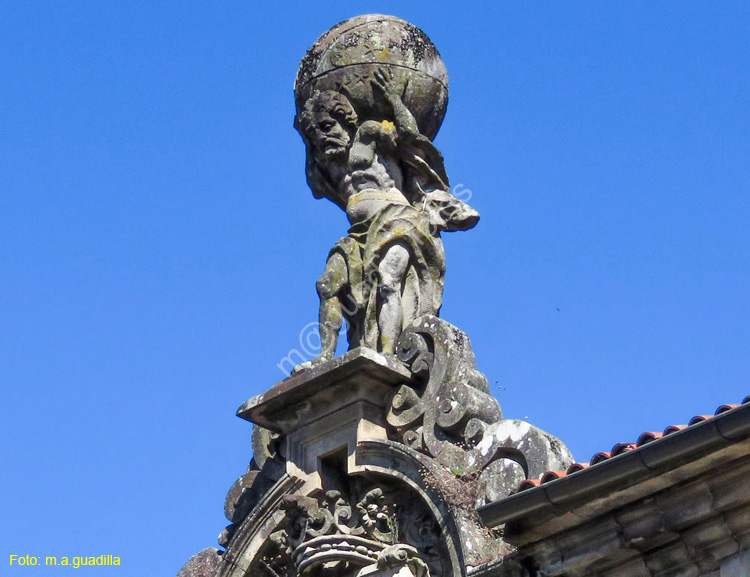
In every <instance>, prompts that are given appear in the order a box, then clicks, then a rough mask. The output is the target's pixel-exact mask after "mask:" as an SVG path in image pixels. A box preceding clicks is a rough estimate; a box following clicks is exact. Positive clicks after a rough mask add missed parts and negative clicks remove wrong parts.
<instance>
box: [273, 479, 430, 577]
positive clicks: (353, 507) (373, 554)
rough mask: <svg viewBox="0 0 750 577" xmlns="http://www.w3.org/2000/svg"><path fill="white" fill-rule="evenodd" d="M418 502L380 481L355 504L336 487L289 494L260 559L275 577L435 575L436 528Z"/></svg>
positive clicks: (421, 576) (285, 498)
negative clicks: (312, 494)
mask: <svg viewBox="0 0 750 577" xmlns="http://www.w3.org/2000/svg"><path fill="white" fill-rule="evenodd" d="M418 503H419V501H418V500H415V499H414V498H413V497H412V498H409V497H408V496H407V494H406V493H405V492H404V491H403V490H401V491H398V490H397V491H388V490H386V491H384V490H383V489H382V488H380V487H375V488H372V489H370V490H368V491H367V492H365V493H364V495H363V496H362V497H361V498H360V499H358V500H356V502H355V503H353V504H352V503H351V502H350V501H349V500H347V499H345V498H344V496H343V495H342V493H341V492H339V491H327V492H326V493H325V494H324V495H323V496H322V497H320V498H319V499H316V498H313V497H306V496H304V495H288V496H286V497H284V498H283V500H282V502H281V507H280V508H281V510H283V511H284V520H283V522H282V524H281V528H280V529H278V530H277V531H275V532H274V533H272V534H271V535H270V537H269V539H268V544H267V546H266V548H265V550H264V551H263V553H262V554H261V557H260V563H259V564H260V565H261V566H262V567H263V568H264V569H265V570H266V571H267V572H268V573H269V574H271V575H277V576H279V577H282V576H284V577H286V576H289V577H292V576H295V575H304V576H305V577H317V576H321V577H322V576H324V575H325V576H334V575H335V576H336V577H348V576H350V575H351V576H355V575H359V574H361V573H362V572H363V571H364V573H366V574H369V573H370V572H376V571H387V570H392V569H398V570H400V569H403V568H406V570H407V571H409V573H408V574H410V575H414V576H415V577H429V576H430V575H432V576H434V577H439V576H441V575H443V574H444V569H443V561H442V559H443V557H444V555H441V551H442V546H441V543H440V530H439V528H438V527H437V524H436V523H435V522H434V520H433V519H432V517H431V515H430V514H429V512H428V511H426V510H425V509H424V507H421V506H420V505H419V504H418ZM375 574H377V572H376V573H375ZM388 574H395V573H388ZM399 574H402V573H399ZM404 575H407V574H406V573H404Z"/></svg>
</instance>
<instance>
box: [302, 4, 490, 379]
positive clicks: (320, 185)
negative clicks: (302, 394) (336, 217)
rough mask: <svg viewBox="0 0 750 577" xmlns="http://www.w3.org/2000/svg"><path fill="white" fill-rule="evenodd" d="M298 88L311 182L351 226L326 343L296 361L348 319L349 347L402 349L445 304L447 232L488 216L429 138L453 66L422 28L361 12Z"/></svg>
mask: <svg viewBox="0 0 750 577" xmlns="http://www.w3.org/2000/svg"><path fill="white" fill-rule="evenodd" d="M295 93H296V102H297V116H296V119H295V126H296V127H297V129H298V130H299V132H300V134H301V135H302V138H303V140H304V142H305V146H306V148H307V165H306V172H307V181H308V184H309V185H310V188H311V189H312V191H313V194H314V196H315V197H317V198H327V199H329V200H330V201H332V202H333V203H335V204H336V205H337V206H339V208H341V209H343V210H344V211H346V215H347V218H348V219H349V223H350V224H351V228H350V229H349V234H348V235H347V236H345V237H344V238H342V239H340V240H339V241H338V242H337V243H336V245H335V246H334V247H333V249H331V251H330V253H329V255H328V259H327V262H326V267H325V271H324V273H323V276H322V277H321V278H320V280H319V281H318V295H319V297H320V335H321V341H322V352H321V354H320V356H319V357H318V358H317V359H314V360H313V361H310V362H308V363H303V364H302V365H300V366H299V367H297V370H302V369H306V368H310V367H311V366H315V365H316V364H319V363H322V362H325V361H327V360H330V359H331V358H332V357H333V355H334V352H335V350H336V343H337V339H338V333H339V329H340V328H341V326H342V323H343V322H344V321H346V323H347V328H348V340H349V348H350V349H352V348H356V347H359V346H365V347H368V348H370V349H373V350H377V351H380V352H384V353H389V354H390V353H393V352H394V350H395V345H396V340H397V339H398V336H399V335H400V333H401V331H402V329H403V327H404V326H406V325H407V324H409V323H410V322H411V321H413V320H414V319H416V318H418V317H421V316H424V315H428V314H437V313H438V312H439V310H440V306H441V303H442V294H443V279H444V274H445V255H444V252H443V246H442V241H441V238H440V233H441V232H444V231H456V230H467V229H470V228H472V227H473V226H474V225H476V223H477V221H478V220H479V213H477V212H476V211H475V210H474V209H472V208H471V207H470V206H468V205H467V204H465V203H464V202H462V201H461V200H459V199H458V198H457V197H456V196H454V195H453V194H452V193H451V189H450V185H449V182H448V176H447V174H446V172H445V166H444V163H443V158H442V156H441V154H440V152H439V151H438V150H437V149H436V148H435V147H434V146H433V144H432V141H431V138H432V137H434V135H435V134H436V133H437V130H438V128H439V127H440V122H441V121H442V118H443V114H444V113H445V106H446V104H447V98H448V92H447V75H446V73H445V68H444V66H443V64H442V61H441V60H440V56H439V55H438V53H437V51H436V50H435V47H434V46H433V45H432V43H431V42H430V41H429V39H428V38H427V37H426V36H425V35H424V33H423V32H421V31H420V30H419V29H417V28H416V27H414V26H412V25H411V24H408V23H406V22H404V21H403V20H399V19H398V18H393V17H388V16H380V15H368V16H359V17H357V18H353V19H352V20H348V21H346V22H342V23H341V24H339V25H338V26H335V27H334V28H332V29H331V30H330V31H328V32H327V33H326V34H324V35H323V36H322V37H321V38H320V39H319V40H318V42H316V43H315V45H314V46H313V47H312V48H311V49H310V51H309V52H308V54H307V56H306V57H305V59H304V60H303V61H302V64H301V66H300V70H299V73H298V76H297V82H296V84H295Z"/></svg>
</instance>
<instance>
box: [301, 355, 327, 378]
mask: <svg viewBox="0 0 750 577" xmlns="http://www.w3.org/2000/svg"><path fill="white" fill-rule="evenodd" d="M332 358H333V356H328V355H321V356H319V357H315V358H314V359H313V360H311V361H306V362H304V363H300V364H298V365H297V366H296V367H294V368H293V369H292V374H295V373H299V372H300V371H306V370H308V369H314V368H315V367H317V366H318V365H322V364H323V363H325V362H326V361H330V360H331V359H332Z"/></svg>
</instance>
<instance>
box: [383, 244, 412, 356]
mask: <svg viewBox="0 0 750 577" xmlns="http://www.w3.org/2000/svg"><path fill="white" fill-rule="evenodd" d="M408 268H409V249H408V248H407V246H406V245H405V244H404V243H402V242H396V243H394V244H392V245H391V246H390V247H389V248H388V250H387V251H386V253H385V255H384V256H383V259H382V260H381V261H380V264H379V265H378V273H379V276H380V285H379V286H378V295H379V297H380V303H379V307H378V329H379V331H380V350H381V351H382V352H384V353H390V354H393V353H394V352H395V350H396V339H398V336H399V335H400V334H401V328H402V323H403V319H404V311H403V310H402V308H401V307H402V305H401V288H402V286H403V281H404V277H405V276H406V271H407V270H408Z"/></svg>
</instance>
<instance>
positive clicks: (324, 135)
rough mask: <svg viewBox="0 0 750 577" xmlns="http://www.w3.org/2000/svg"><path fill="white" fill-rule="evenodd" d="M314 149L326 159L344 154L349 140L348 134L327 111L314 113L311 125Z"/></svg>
mask: <svg viewBox="0 0 750 577" xmlns="http://www.w3.org/2000/svg"><path fill="white" fill-rule="evenodd" d="M312 128H313V130H314V139H315V148H317V149H318V150H319V151H320V152H321V153H322V154H324V155H325V156H327V157H331V156H339V155H341V154H344V153H346V150H347V148H348V147H349V141H350V140H351V138H350V136H349V133H348V132H347V131H346V129H345V128H344V127H343V126H342V125H341V123H340V122H339V121H338V120H336V118H334V117H333V116H331V113H330V112H328V111H327V110H318V111H316V113H315V121H314V125H313V127H312Z"/></svg>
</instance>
